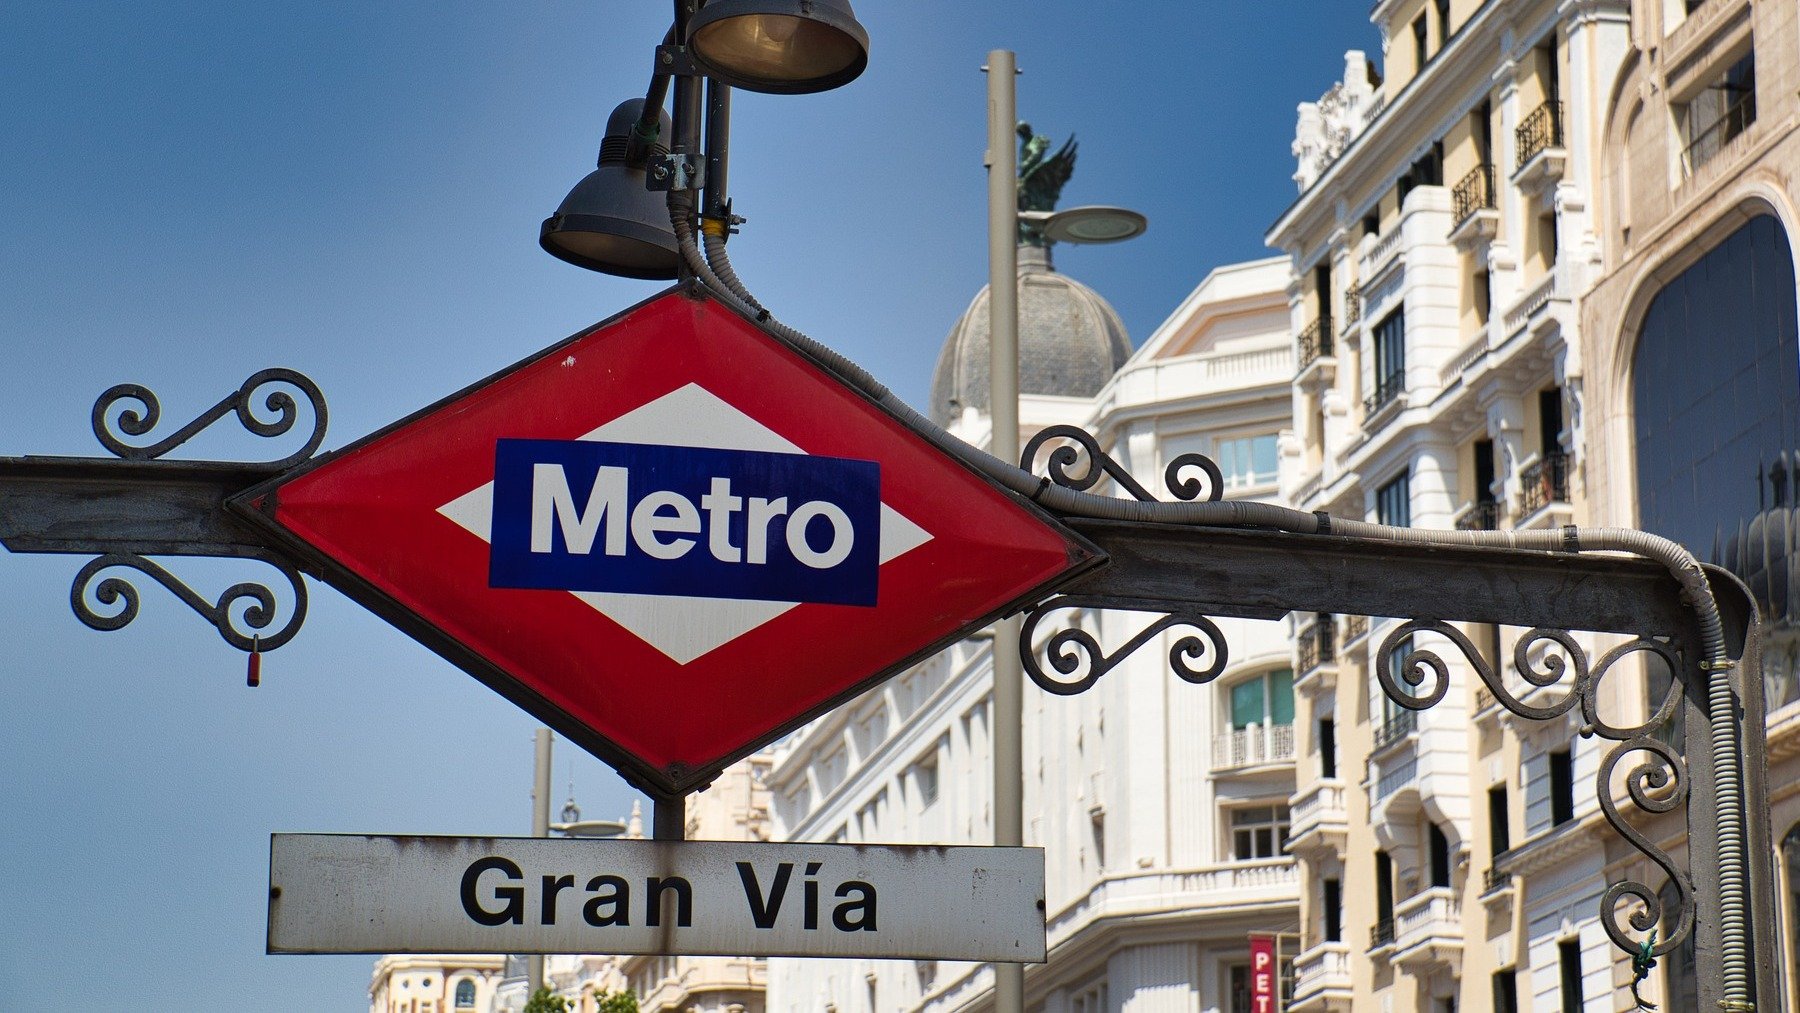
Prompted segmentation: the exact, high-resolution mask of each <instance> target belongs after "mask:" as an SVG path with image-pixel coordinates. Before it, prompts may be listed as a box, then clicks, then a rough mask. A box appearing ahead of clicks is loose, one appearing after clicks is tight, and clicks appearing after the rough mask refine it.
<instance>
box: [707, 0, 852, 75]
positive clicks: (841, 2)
mask: <svg viewBox="0 0 1800 1013" xmlns="http://www.w3.org/2000/svg"><path fill="white" fill-rule="evenodd" d="M688 47H689V49H690V50H691V51H692V53H693V56H694V62H696V63H698V64H699V65H700V67H701V69H702V70H704V71H705V72H706V73H707V75H708V76H710V77H713V78H717V79H718V80H720V81H723V82H724V83H726V84H729V85H731V86H733V87H736V88H743V89H746V90H748V91H760V92H769V93H773V94H784V95H797V94H803V93H806V92H815V91H829V90H831V89H832V88H836V87H837V86H839V85H842V84H848V83H850V82H851V81H853V80H855V79H856V76H857V75H858V74H861V73H862V72H863V68H864V67H866V66H868V64H869V33H868V32H867V31H865V30H864V29H863V26H862V24H861V23H860V22H858V21H857V20H856V15H855V13H853V12H852V11H851V10H850V3H849V0H712V2H710V3H708V4H707V5H706V6H704V7H702V8H700V11H699V13H697V14H695V15H694V18H693V21H692V22H691V23H690V27H689V30H688Z"/></svg>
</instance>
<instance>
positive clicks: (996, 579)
mask: <svg viewBox="0 0 1800 1013" xmlns="http://www.w3.org/2000/svg"><path fill="white" fill-rule="evenodd" d="M233 506H234V507H235V508H236V509H237V510H238V511H239V512H240V513H241V514H242V515H243V516H245V517H248V518H251V519H252V520H254V521H255V522H256V523H257V524H258V525H259V526H261V527H263V528H264V529H266V530H267V531H269V532H270V533H272V534H273V535H274V536H275V537H277V538H278V539H279V540H280V541H281V542H282V543H283V544H285V545H287V546H288V547H289V548H290V549H293V550H294V551H296V552H298V553H300V554H301V555H302V556H303V558H306V559H308V560H310V561H311V562H312V563H314V564H315V565H316V567H317V568H318V570H319V572H321V573H322V574H323V576H324V578H325V579H326V581H327V582H329V583H331V584H332V585H333V586H335V587H337V588H339V589H340V590H342V591H343V592H345V593H346V594H348V595H349V596H350V597H351V598H353V599H355V600H356V601H358V602H360V603H361V604H363V605H365V606H366V607H368V608H370V609H372V610H373V611H375V612H376V613H377V614H378V615H381V616H382V617H383V618H385V619H387V620H388V621H390V622H392V623H394V624H395V625H396V626H398V627H400V628H401V629H402V630H405V631H406V632H407V633H409V634H410V635H412V636H413V637H414V638H416V639H418V640H419V641H420V642H422V643H424V644H425V645H426V646H428V647H430V648H431V649H432V650H434V651H436V652H437V653H438V654H440V655H442V656H443V657H445V658H446V659H448V660H449V661H451V662H453V663H454V664H456V665H458V666H459V667H461V668H463V669H464V670H466V671H468V672H469V673H470V674H472V675H474V676H475V677H476V678H478V679H481V680H482V681H483V682H485V683H487V684H488V685H489V686H491V687H492V688H494V689H495V690H497V691H498V692H500V693H501V694H502V695H504V696H506V697H507V698H508V699H511V700H512V701H514V702H515V703H517V704H519V705H520V706H521V707H523V708H525V709H526V710H527V711H529V712H531V713H532V714H533V715H535V716H536V717H537V718H538V719H540V720H542V721H544V722H545V723H547V724H549V725H550V726H552V727H553V728H556V729H557V730H558V731H559V732H561V733H562V734H563V735H565V736H567V737H568V738H570V739H572V740H573V741H575V742H577V743H578V744H580V745H582V746H583V747H584V748H586V749H588V750H589V751H591V752H593V753H595V754H596V755H597V756H599V757H601V758H602V759H604V760H606V761H608V762H609V763H612V764H613V765H614V766H615V767H618V768H619V770H620V771H621V772H622V773H624V774H626V776H627V777H629V778H632V779H633V780H636V781H637V782H639V783H640V784H641V785H642V786H644V787H646V788H649V789H651V790H653V791H657V792H660V793H664V794H680V793H684V792H687V791H690V790H693V789H695V788H698V787H701V786H704V785H705V784H706V783H707V782H708V781H709V780H711V778H712V777H713V776H714V774H716V772H717V771H718V770H719V769H720V768H721V767H723V766H724V765H726V764H728V763H730V762H731V761H732V760H734V759H736V758H738V757H740V756H742V755H744V754H745V753H747V752H749V751H750V750H752V749H754V748H756V747H757V746H759V745H761V744H762V743H764V742H766V741H768V740H769V739H770V738H772V737H773V736H775V735H777V734H779V733H781V732H784V731H786V730H787V729H789V728H792V727H795V726H797V725H798V724H800V723H802V722H804V721H806V720H809V719H810V718H812V717H813V716H815V715H817V714H819V713H821V712H822V711H824V710H825V709H827V708H829V707H831V706H833V705H835V704H837V703H839V702H841V701H843V700H844V699H846V698H847V697H849V696H850V695H852V694H854V693H856V692H859V691H860V690H862V689H865V688H867V687H868V686H870V685H873V684H874V683H876V682H878V681H880V680H881V679H882V678H885V677H886V676H888V675H891V674H893V673H894V672H896V671H898V670H900V669H902V668H904V667H905V666H907V665H910V664H913V663H915V662H916V661H918V660H921V659H923V658H925V657H927V656H929V655H930V654H931V653H932V652H934V651H936V650H939V649H940V648H942V647H943V646H944V645H946V644H948V643H950V642H953V641H954V640H956V639H959V638H961V637H963V636H966V635H967V634H968V633H970V632H972V631H974V630H976V629H978V628H980V627H982V626H984V625H986V624H987V623H989V622H991V621H992V620H993V619H994V618H995V617H997V616H999V615H1003V614H1005V613H1006V612H1008V611H1010V610H1011V609H1012V608H1014V607H1016V606H1018V605H1019V604H1022V603H1024V602H1027V601H1032V600H1036V599H1037V598H1040V597H1042V596H1043V595H1044V594H1045V593H1046V592H1047V590H1048V589H1049V588H1050V587H1052V586H1053V585H1055V584H1057V583H1058V582H1059V581H1061V580H1063V579H1065V578H1067V577H1068V576H1070V575H1072V574H1073V573H1074V572H1075V571H1077V570H1079V569H1082V568H1085V567H1086V566H1089V565H1093V564H1094V563H1097V562H1098V561H1099V555H1098V553H1097V552H1096V550H1094V549H1093V548H1092V547H1091V546H1090V545H1089V544H1087V543H1086V542H1085V541H1084V540H1082V539H1081V538H1080V537H1079V536H1077V535H1075V534H1074V533H1072V532H1070V531H1069V530H1067V529H1066V528H1063V527H1062V526H1061V525H1059V524H1057V523H1056V522H1055V521H1054V520H1052V519H1051V518H1050V517H1049V515H1047V514H1045V513H1043V512H1041V511H1039V510H1037V509H1036V508H1035V507H1033V506H1032V505H1031V504H1030V503H1028V502H1026V501H1024V500H1023V499H1021V498H1019V497H1017V496H1014V495H1013V494H1011V493H1009V492H1006V491H1003V490H1001V489H1000V488H998V487H997V486H995V485H993V484H991V483H990V482H989V481H988V480H987V479H985V478H983V477H982V476H980V475H978V474H977V473H975V472H974V471H972V470H971V469H969V468H967V467H966V466H964V465H962V464H960V463H959V462H957V461H955V460H954V459H952V458H950V457H948V456H947V455H945V454H944V453H942V452H941V451H939V450H938V449H937V448H935V447H933V446H932V445H931V444H930V443H928V442H927V441H926V440H925V439H923V438H922V437H921V436H919V435H918V434H916V433H915V432H913V431H912V430H911V429H910V428H908V427H907V426H906V424H904V423H903V422H901V421H900V420H899V419H897V418H896V417H894V416H893V415H891V414H889V413H888V412H886V411H885V410H883V409H881V408H880V407H878V406H876V405H875V404H874V403H873V402H871V401H870V400H868V399H867V398H866V397H864V396H863V395H862V394H860V393H858V392H857V391H855V390H853V389H852V388H851V387H849V386H847V385H846V384H845V383H844V382H842V381H841V380H839V379H838V378H837V377H836V376H835V375H833V374H831V373H830V372H829V371H827V370H825V369H823V368H822V367H821V366H819V365H818V364H816V363H814V362H813V361H812V360H810V359H808V358H806V357H805V356H804V355H802V354H801V353H800V352H798V351H797V350H796V349H794V348H792V347H790V346H789V345H787V344H786V343H784V342H783V341H781V340H780V339H779V338H777V337H775V336H773V335H771V334H769V333H767V332H765V331H764V330H763V329H762V328H760V327H758V326H757V325H756V324H755V323H753V322H751V321H749V320H747V319H745V318H744V317H742V316H739V315H738V314H737V313H735V312H733V311H731V310H730V309H728V308H726V307H725V306H723V305H722V304H720V303H719V302H717V301H715V300H713V299H711V298H708V297H705V296H693V295H689V294H686V293H684V292H682V291H679V290H675V291H670V292H666V293H664V294H662V295H660V296H657V297H655V298H653V299H651V300H649V301H648V302H645V303H642V304H640V305H638V306H636V307H634V308H632V309H630V310H627V311H626V312H624V313H622V314H620V315H619V316H617V317H614V318H613V319H611V320H609V321H606V322H604V323H601V324H598V325H596V326H594V327H593V328H590V329H588V330H586V331H583V332H581V333H579V334H577V335H575V336H574V337H572V338H569V339H568V340H566V341H563V342H562V343H560V344H557V345H555V346H553V347H551V348H549V349H547V350H545V351H543V352H541V353H539V354H537V355H536V356H533V357H532V358H530V359H527V360H526V361H524V362H522V363H519V364H517V365H515V366H513V367H510V368H508V369H506V370H504V371H502V372H500V373H499V374H496V375H495V376H493V377H490V378H488V379H487V380H483V381H481V382H480V383H477V384H475V385H474V386H472V387H470V388H468V389H466V390H464V391H462V392H460V393H458V394H455V395H452V396H451V397H449V398H447V399H445V400H444V401H441V402H439V403H438V404H436V405H434V406H432V407H430V408H427V409H425V410H424V411H422V412H419V413H418V414H416V415H414V416H412V417H411V418H408V419H404V420H402V421H400V422H398V423H395V424H394V425H392V426H390V427H388V428H386V429H384V430H382V431H380V432H377V433H375V434H373V435H371V436H368V437H366V438H364V439H362V440H360V441H358V442H356V443H354V444H352V445H350V446H349V447H346V448H344V449H343V450H340V451H337V452H334V453H331V454H327V455H324V456H322V457H320V458H317V459H315V460H314V461H312V462H309V463H307V464H306V465H303V466H301V467H300V468H298V469H296V470H295V471H293V472H289V473H287V474H285V475H282V476H280V477H278V478H276V479H273V480H271V481H270V482H268V483H266V484H264V485H262V486H259V487H257V488H255V489H252V490H250V491H248V492H246V493H244V494H242V495H241V496H240V497H238V498H237V500H236V501H234V503H233Z"/></svg>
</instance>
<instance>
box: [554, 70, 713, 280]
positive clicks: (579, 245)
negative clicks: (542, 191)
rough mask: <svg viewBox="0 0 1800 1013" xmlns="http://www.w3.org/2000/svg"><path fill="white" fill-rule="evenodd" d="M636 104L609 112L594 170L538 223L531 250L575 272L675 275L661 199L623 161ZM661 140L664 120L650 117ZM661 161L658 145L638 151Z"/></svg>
mask: <svg viewBox="0 0 1800 1013" xmlns="http://www.w3.org/2000/svg"><path fill="white" fill-rule="evenodd" d="M643 113H644V100H643V99H632V100H630V101H628V102H623V103H621V104H620V105H619V107H618V108H617V109H614V110H613V113H612V116H611V117H609V118H608V119H607V121H606V137H605V138H604V139H603V140H602V141H601V142H600V162H599V167H598V168H596V169H595V170H594V171H593V172H590V173H588V174H587V176H586V177H584V178H583V179H582V180H581V182H579V183H576V184H575V188H574V189H573V190H570V191H569V195H568V196H567V197H565V198H563V202H562V205H561V206H560V207H558V208H557V209H556V213H555V214H553V215H551V216H550V217H549V218H546V219H544V224H543V227H542V228H541V229H540V230H539V232H538V245H540V246H542V247H543V248H544V251H545V252H546V253H548V254H550V255H551V256H553V257H556V258H558V259H561V260H566V261H568V262H569V263H571V264H574V265H575V266H577V267H585V268H587V269H588V270H590V271H599V272H601V273H603V274H616V275H619V276H621V277H625V278H649V279H669V278H674V277H676V276H677V275H678V274H679V273H680V264H681V252H680V249H679V247H678V246H677V244H676V242H675V230H674V227H673V226H671V225H670V224H669V207H668V199H667V197H666V196H665V195H664V194H662V193H658V192H656V191H653V190H650V189H648V188H647V187H646V186H645V183H646V180H645V174H644V169H645V163H644V162H643V161H642V160H639V161H637V162H635V163H634V162H632V161H631V160H629V159H628V158H627V154H626V152H627V149H628V148H629V147H630V146H631V133H632V131H633V130H634V129H636V127H637V123H638V121H639V120H640V119H641V118H642V117H643ZM658 117H659V122H660V125H661V132H660V133H659V134H658V137H667V136H668V133H669V117H668V114H667V113H662V112H660V111H659V112H658ZM642 147H643V150H645V151H646V153H647V154H661V153H662V152H663V151H665V150H666V149H665V148H664V147H663V146H662V145H661V144H653V145H647V146H642Z"/></svg>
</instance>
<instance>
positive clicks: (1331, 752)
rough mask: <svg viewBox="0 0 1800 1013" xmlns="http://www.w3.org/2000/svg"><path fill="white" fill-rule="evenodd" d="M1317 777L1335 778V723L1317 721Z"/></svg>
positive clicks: (1327, 719)
mask: <svg viewBox="0 0 1800 1013" xmlns="http://www.w3.org/2000/svg"><path fill="white" fill-rule="evenodd" d="M1319 776H1320V777H1336V776H1337V722H1336V721H1334V720H1332V719H1331V718H1320V719H1319Z"/></svg>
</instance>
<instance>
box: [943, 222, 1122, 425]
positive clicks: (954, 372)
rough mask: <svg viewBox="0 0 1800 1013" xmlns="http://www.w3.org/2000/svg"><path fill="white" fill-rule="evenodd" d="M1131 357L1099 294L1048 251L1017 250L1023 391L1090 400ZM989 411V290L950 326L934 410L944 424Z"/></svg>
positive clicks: (1118, 323)
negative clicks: (1064, 270)
mask: <svg viewBox="0 0 1800 1013" xmlns="http://www.w3.org/2000/svg"><path fill="white" fill-rule="evenodd" d="M1130 356H1131V339H1130V338H1129V337H1127V336H1126V334H1125V325H1124V323H1122V322H1121V321H1120V320H1119V314H1118V312H1117V311H1116V310H1114V309H1113V308H1112V304H1111V303H1108V302H1107V301H1106V300H1105V299H1103V298H1101V297H1100V293H1098V292H1095V291H1094V290H1093V289H1091V288H1088V287H1087V286H1086V285H1083V284H1082V283H1081V282H1078V281H1076V280H1075V279H1073V278H1070V277H1069V276H1067V275H1063V274H1058V273H1056V269H1055V268H1054V267H1052V266H1051V263H1050V251H1049V250H1048V249H1047V248H1046V247H1042V246H1027V245H1022V246H1020V247H1019V393H1020V394H1050V395H1055V396H1059V397H1092V396H1093V395H1095V394H1097V393H1099V391H1100V388H1101V387H1102V386H1104V385H1105V384H1106V381H1107V380H1109V379H1111V378H1112V375H1113V373H1115V372H1117V371H1118V368H1119V367H1120V366H1122V365H1124V363H1125V360H1126V359H1127V358H1129V357H1130ZM965 408H976V409H979V410H980V411H983V412H986V411H987V409H988V287H987V286H986V285H983V286H982V287H981V291H980V292H978V293H976V294H975V299H974V301H973V302H971V303H969V308H968V309H967V310H964V311H963V315H962V317H961V318H960V319H958V320H957V321H956V326H954V327H952V328H950V334H949V336H948V337H946V338H945V339H944V348H943V351H941V352H939V353H938V361H937V368H936V369H934V370H933V371H932V374H931V407H930V410H929V411H928V414H929V415H930V416H931V417H932V419H934V420H936V421H937V422H938V424H940V425H948V424H950V423H951V422H953V421H955V420H956V419H958V418H960V417H961V416H962V413H963V409H965Z"/></svg>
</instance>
